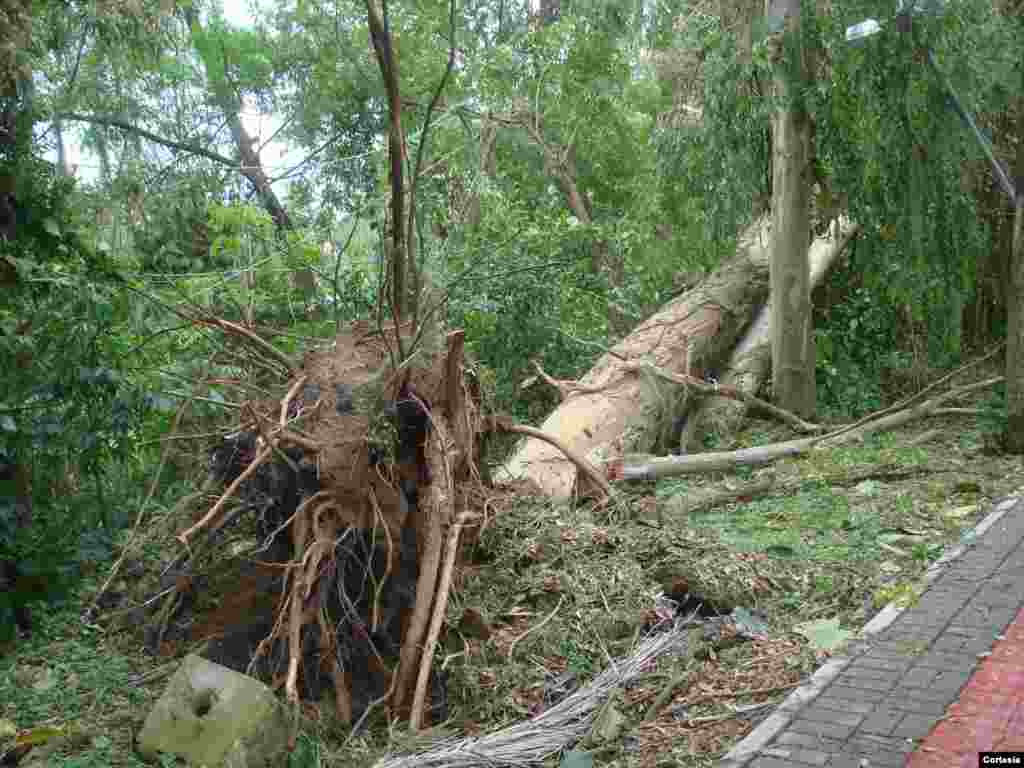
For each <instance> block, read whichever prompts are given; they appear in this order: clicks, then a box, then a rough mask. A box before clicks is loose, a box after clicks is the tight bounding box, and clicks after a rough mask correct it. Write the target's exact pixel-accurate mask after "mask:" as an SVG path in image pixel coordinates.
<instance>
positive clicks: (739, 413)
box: [679, 218, 859, 453]
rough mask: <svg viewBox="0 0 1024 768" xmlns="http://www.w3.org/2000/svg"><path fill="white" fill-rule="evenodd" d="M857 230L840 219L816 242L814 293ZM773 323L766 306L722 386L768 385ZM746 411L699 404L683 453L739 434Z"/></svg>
mask: <svg viewBox="0 0 1024 768" xmlns="http://www.w3.org/2000/svg"><path fill="white" fill-rule="evenodd" d="M858 229H859V227H858V225H857V224H854V223H853V222H851V221H850V220H849V219H846V218H840V219H839V220H838V222H837V232H836V234H835V236H834V237H833V238H829V239H819V240H815V241H814V243H813V244H812V245H811V249H810V252H809V253H808V261H809V262H810V269H811V275H810V277H811V290H814V289H815V288H816V287H817V286H818V285H819V284H820V283H821V281H822V279H823V278H824V277H825V275H826V273H827V272H828V270H829V269H830V268H831V267H832V265H833V264H834V263H835V260H836V258H837V257H838V256H839V254H840V253H842V252H843V250H845V248H846V246H847V244H848V243H849V242H850V240H851V239H852V238H853V237H854V235H856V234H857V231H858ZM771 322H772V313H771V307H770V305H768V304H766V305H765V306H764V307H762V308H761V311H760V312H759V313H758V315H757V319H756V320H754V323H753V325H751V326H750V329H749V330H748V331H747V332H746V334H745V335H744V336H743V339H742V340H741V341H740V343H739V344H737V345H736V349H735V350H733V353H732V356H731V357H730V358H729V363H728V365H727V366H726V368H725V370H724V371H723V372H722V377H721V379H720V383H721V384H722V386H724V387H728V388H731V389H734V390H736V391H737V392H744V393H747V394H750V395H753V394H755V393H756V392H757V391H758V390H759V389H760V388H761V385H762V384H764V382H765V381H767V379H768V376H769V374H770V373H771V367H772V360H771V357H772V345H771ZM747 407H748V406H747V403H746V402H744V401H742V400H739V399H736V398H726V397H709V398H705V399H703V400H698V401H696V402H695V403H694V404H693V406H692V407H691V409H690V414H689V418H687V420H686V425H685V426H684V427H683V433H682V436H681V437H680V439H679V446H680V448H681V452H682V453H693V452H696V451H699V450H700V449H701V443H702V441H703V438H704V435H705V434H707V433H709V432H713V433H715V434H718V435H720V436H721V435H731V434H734V433H735V432H737V431H738V430H739V428H740V425H741V424H742V423H743V419H744V418H745V416H746V414H747Z"/></svg>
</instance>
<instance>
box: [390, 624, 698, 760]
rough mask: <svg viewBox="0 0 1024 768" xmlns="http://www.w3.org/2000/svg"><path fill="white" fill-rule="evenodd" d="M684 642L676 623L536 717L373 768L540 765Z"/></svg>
mask: <svg viewBox="0 0 1024 768" xmlns="http://www.w3.org/2000/svg"><path fill="white" fill-rule="evenodd" d="M688 642H689V638H688V632H687V625H686V623H684V622H677V623H676V624H675V625H674V626H673V627H672V629H670V630H669V631H667V632H663V633H660V634H657V635H654V636H652V637H649V638H648V639H647V640H645V641H644V642H642V643H641V644H640V645H639V646H638V647H637V649H636V651H634V652H633V654H632V655H630V656H629V657H627V658H625V659H623V660H622V661H620V662H618V663H613V664H612V666H611V667H609V668H608V669H606V670H605V671H604V672H602V673H601V674H600V675H598V677H597V678H595V679H594V681H593V682H592V683H590V685H588V686H586V687H585V688H581V689H580V690H578V691H576V692H575V693H573V694H572V695H570V696H568V697H567V698H566V699H565V700H563V701H562V702H560V703H559V704H557V705H555V706H553V707H551V709H549V710H547V711H546V712H544V713H542V714H540V715H538V716H537V717H534V718H532V719H530V720H526V721H524V722H522V723H517V724H516V725H513V726H510V727H508V728H504V729H502V730H500V731H495V732H494V733H490V734H487V735H485V736H478V737H472V738H463V739H446V740H444V741H442V742H440V743H438V744H436V745H435V746H434V747H432V748H431V749H430V750H427V751H424V752H418V753H416V754H412V755H402V756H399V757H388V758H384V759H383V760H380V761H378V762H377V763H376V764H375V765H374V768H496V767H499V766H524V765H539V764H541V763H542V762H543V761H544V760H546V759H548V758H549V757H551V756H552V755H554V754H557V753H558V752H560V751H561V750H563V749H565V748H566V747H569V746H572V745H573V744H575V743H576V742H577V741H579V740H580V739H582V738H583V737H584V736H586V735H587V733H588V732H589V731H590V729H591V727H592V726H593V724H594V720H595V718H596V716H597V713H598V711H599V710H600V708H601V706H602V705H603V704H604V702H605V701H606V700H607V699H608V697H609V696H610V695H611V693H612V692H613V691H614V690H616V689H617V688H620V687H622V686H625V685H626V684H628V683H629V682H631V681H632V680H635V679H636V678H637V677H639V676H640V675H641V674H642V673H643V672H645V671H646V670H648V669H649V668H650V665H651V663H652V662H653V661H655V660H656V659H658V658H659V657H661V656H663V655H665V654H669V653H677V654H684V653H686V651H687V645H688Z"/></svg>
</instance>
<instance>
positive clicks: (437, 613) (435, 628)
mask: <svg viewBox="0 0 1024 768" xmlns="http://www.w3.org/2000/svg"><path fill="white" fill-rule="evenodd" d="M472 517H473V515H472V513H470V512H468V511H463V512H460V513H459V516H458V518H456V520H455V523H454V524H453V525H452V527H451V530H450V531H449V532H448V542H447V545H446V546H445V551H444V566H443V568H442V571H441V582H440V583H439V584H438V586H437V596H436V597H435V601H434V615H433V616H431V617H430V629H429V630H428V631H427V642H426V644H425V645H424V646H423V658H422V659H420V669H419V676H418V677H417V679H416V691H415V693H414V694H413V697H412V712H411V713H410V715H409V729H410V730H412V731H418V730H419V729H420V727H421V726H422V724H423V708H424V704H425V701H426V696H427V683H428V682H429V679H430V666H431V662H432V661H433V658H434V650H435V649H436V648H437V638H438V636H439V635H440V634H441V624H442V623H443V622H444V613H445V610H446V609H447V607H448V596H449V595H450V594H451V590H452V571H453V570H454V569H455V556H456V555H457V553H458V550H459V536H460V535H461V534H462V526H464V525H465V524H466V523H467V522H468V521H469V520H470V519H471V518H472Z"/></svg>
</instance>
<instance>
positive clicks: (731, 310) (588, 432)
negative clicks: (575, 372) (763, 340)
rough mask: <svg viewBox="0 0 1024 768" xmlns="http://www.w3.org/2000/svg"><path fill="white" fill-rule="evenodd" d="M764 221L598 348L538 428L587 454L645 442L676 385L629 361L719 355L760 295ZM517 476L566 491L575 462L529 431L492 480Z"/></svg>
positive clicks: (764, 278) (661, 363)
mask: <svg viewBox="0 0 1024 768" xmlns="http://www.w3.org/2000/svg"><path fill="white" fill-rule="evenodd" d="M767 227H768V223H767V221H766V220H764V219H762V220H759V221H758V222H756V223H754V224H753V225H751V226H750V227H749V228H748V229H747V231H746V232H745V233H744V235H743V236H742V237H741V239H740V242H739V246H738V247H737V253H736V255H735V256H734V257H733V258H732V259H730V260H729V261H728V262H727V263H726V264H725V265H723V266H722V267H721V268H720V269H719V270H717V271H716V272H715V273H714V274H712V275H711V276H710V277H709V278H707V280H705V281H704V282H703V283H702V284H701V285H700V286H698V287H697V288H695V289H693V290H691V291H689V292H687V293H685V294H683V295H682V296H680V297H678V298H676V299H674V300H673V301H671V302H670V303H669V304H668V305H666V306H665V307H664V308H662V309H661V310H660V311H659V312H657V313H656V314H654V315H653V316H652V317H651V318H649V319H648V320H647V321H646V322H644V323H642V324H641V325H640V326H639V327H638V328H637V329H636V330H635V331H633V333H631V334H630V335H629V336H628V337H626V338H625V339H623V340H622V341H621V342H619V343H618V344H617V345H616V346H615V347H614V348H613V349H612V350H610V351H609V352H608V353H606V354H605V355H603V356H602V357H601V358H600V359H599V360H598V362H597V364H596V365H595V366H594V367H593V368H592V369H591V370H590V372H589V373H587V375H586V376H584V377H583V379H581V381H580V384H581V386H582V387H584V388H585V391H581V392H580V393H579V394H576V395H573V396H571V397H569V398H567V399H566V400H565V402H563V403H562V404H561V405H560V406H559V407H558V408H556V409H555V411H554V412H553V413H552V414H551V415H550V416H548V418H547V419H546V420H545V421H544V424H543V425H542V426H541V430H542V431H543V432H546V433H547V434H549V435H551V436H552V437H554V438H556V439H557V440H559V441H560V442H561V443H562V444H563V445H565V446H567V447H568V448H569V449H570V450H572V451H573V452H574V453H576V454H580V455H583V456H585V457H587V458H589V459H591V460H594V459H598V460H600V459H604V458H607V457H610V456H612V455H621V454H622V453H624V452H627V451H633V450H649V449H650V447H651V446H653V444H654V439H655V438H656V436H657V434H658V430H659V428H660V426H661V424H662V422H663V419H664V416H665V414H666V413H669V412H671V409H672V408H673V407H674V405H675V402H674V401H675V399H676V396H677V394H678V391H679V387H678V386H676V385H672V384H665V383H663V382H659V381H658V380H657V378H656V377H653V376H651V377H645V376H643V375H637V374H636V372H635V371H631V370H628V368H629V366H632V365H635V364H636V363H649V364H651V365H655V366H657V367H659V368H662V369H665V370H667V371H670V372H673V373H683V374H689V373H690V372H691V371H693V370H694V369H697V368H703V367H705V366H708V365H712V364H714V363H715V362H717V361H718V360H721V359H723V358H724V357H725V355H726V354H727V352H728V351H729V350H730V349H731V348H732V346H733V344H735V342H736V340H737V339H738V338H739V336H740V334H741V333H742V331H743V329H744V327H745V326H746V325H747V324H748V323H749V322H750V319H751V318H752V317H753V314H754V312H755V310H756V308H757V307H758V306H759V305H760V304H761V303H762V302H763V301H764V300H765V298H766V297H767V295H768V249H767V246H768V242H769V240H768V232H767ZM520 479H528V480H532V481H533V482H534V483H536V484H537V485H538V486H539V487H540V489H541V490H542V491H544V492H545V493H547V494H548V495H550V496H554V497H557V498H566V497H568V496H570V495H571V494H572V492H573V488H574V485H575V480H576V465H575V464H573V463H572V462H571V461H570V460H568V459H567V458H566V457H565V456H564V455H563V453H562V452H561V451H560V450H558V449H557V448H555V447H554V446H552V445H550V444H549V443H545V442H542V441H540V440H537V439H535V438H529V439H527V440H526V441H525V442H524V443H523V444H522V445H520V447H519V449H518V450H517V451H516V453H515V454H514V455H513V456H512V458H511V459H509V461H508V462H507V463H506V464H505V466H504V467H503V468H502V470H501V471H499V472H498V473H497V480H498V481H499V482H511V481H514V480H520Z"/></svg>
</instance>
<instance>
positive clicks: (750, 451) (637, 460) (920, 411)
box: [604, 376, 1005, 482]
mask: <svg viewBox="0 0 1024 768" xmlns="http://www.w3.org/2000/svg"><path fill="white" fill-rule="evenodd" d="M1003 381H1005V377H1003V376H996V377H994V378H991V379H985V380H984V381H979V382H976V383H974V384H968V385H965V386H963V387H957V388H956V389H952V390H950V391H949V392H946V393H944V394H941V395H938V396H936V397H933V398H932V399H931V400H925V401H924V402H923V403H920V404H919V405H915V406H911V407H908V408H904V409H903V410H901V411H896V412H895V413H890V412H888V411H882V412H881V413H879V414H877V416H878V418H875V419H873V420H871V421H866V422H864V423H858V424H856V425H852V426H850V427H843V428H841V429H837V430H835V431H834V432H830V433H829V434H827V435H821V436H820V437H805V438H802V439H800V440H787V441H785V442H781V443H771V444H769V445H759V446H756V447H754V448H743V449H741V450H738V451H722V452H713V453H695V454H693V455H692V456H648V455H643V454H632V455H625V456H622V457H620V458H617V459H612V460H611V461H608V462H606V463H605V466H604V469H605V473H606V474H607V476H608V479H609V480H610V481H613V482H614V481H619V480H646V481H650V480H661V479H663V478H666V477H675V476H677V475H687V474H695V473H698V472H728V471H731V470H734V469H736V468H737V467H751V466H758V465H761V464H770V463H772V462H774V461H778V460H779V459H783V458H786V457H788V456H799V455H800V454H803V453H807V452H809V451H811V450H814V449H825V448H835V447H837V446H840V445H844V444H847V443H852V442H855V441H857V440H862V439H863V438H865V437H867V436H868V435H870V434H874V433H876V432H885V431H887V430H891V429H895V428H896V427H901V426H903V425H904V424H908V423H910V422H912V421H916V420H918V419H923V418H925V417H928V416H934V415H936V414H937V413H941V412H942V410H943V407H942V406H944V404H945V403H948V402H950V401H952V400H956V399H957V398H960V397H964V396H965V395H969V394H971V393H972V392H976V391H978V390H981V389H987V388H989V387H994V386H996V385H997V384H1001V383H1002V382H1003Z"/></svg>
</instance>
